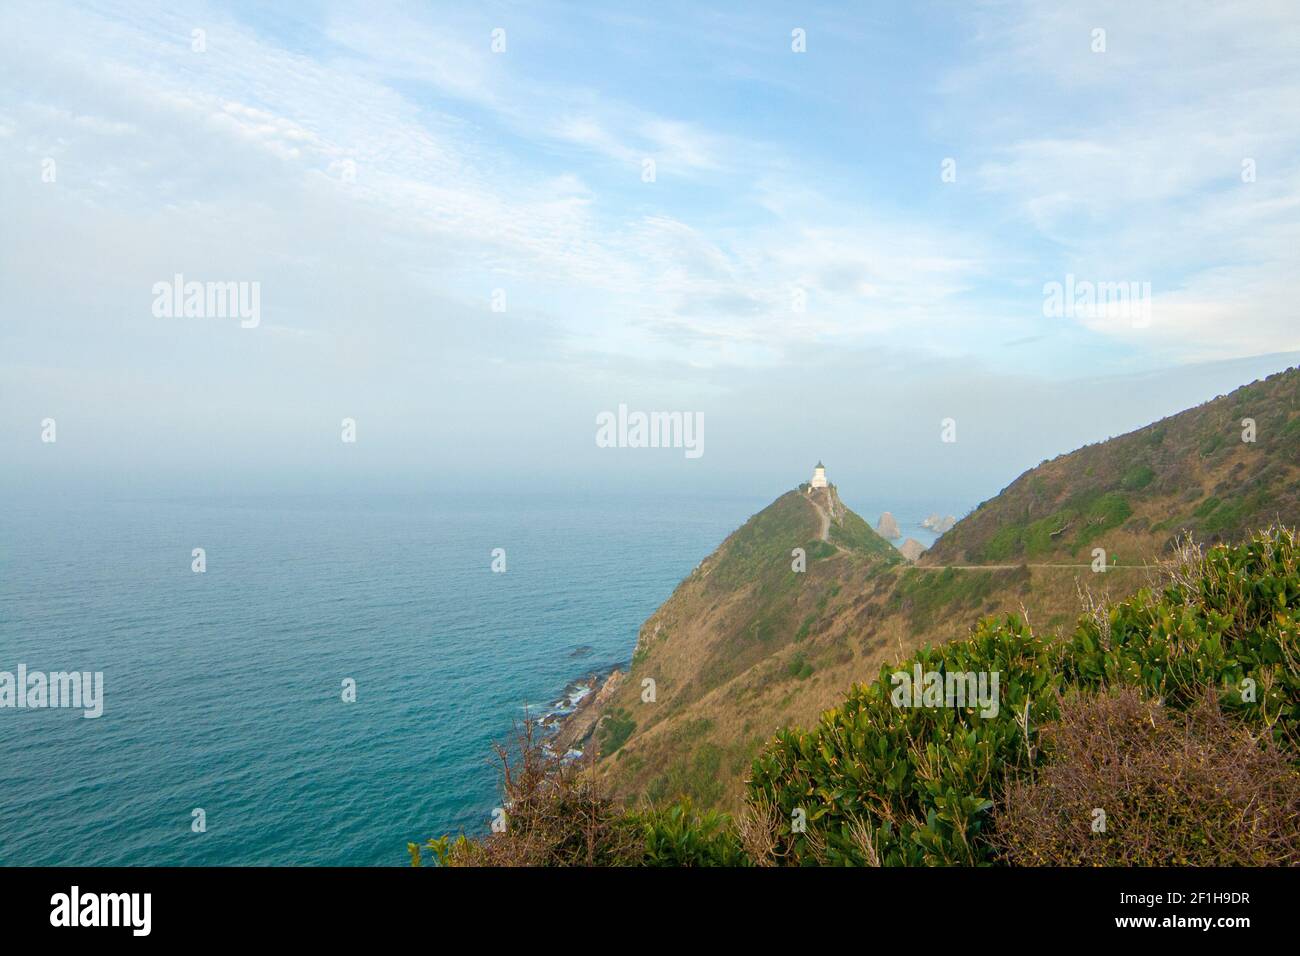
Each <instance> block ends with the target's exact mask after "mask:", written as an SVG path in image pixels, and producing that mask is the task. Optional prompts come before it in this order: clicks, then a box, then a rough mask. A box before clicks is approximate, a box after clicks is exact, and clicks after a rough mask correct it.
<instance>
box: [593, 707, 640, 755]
mask: <svg viewBox="0 0 1300 956" xmlns="http://www.w3.org/2000/svg"><path fill="white" fill-rule="evenodd" d="M634 730H636V721H635V720H633V719H632V715H631V714H629V713H628V712H627V711H626V710H625V709H624V708H622V707H619V708H617V709H616V710H613V711H611V712H610V713H609V714H607V715H606V716H605V718H604V719H603V720H601V722H600V729H599V730H598V731H597V733H596V740H597V742H598V743H599V744H600V755H601V756H602V757H608V756H609V755H610V754H612V753H614V752H615V751H617V750H618V748H619V747H622V746H623V745H624V744H625V743H627V738H629V737H631V736H632V731H634Z"/></svg>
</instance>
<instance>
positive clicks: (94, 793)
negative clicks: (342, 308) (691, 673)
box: [0, 496, 931, 865]
mask: <svg viewBox="0 0 1300 956" xmlns="http://www.w3.org/2000/svg"><path fill="white" fill-rule="evenodd" d="M767 503H768V499H762V498H718V497H701V498H698V499H693V498H682V497H664V498H659V499H656V498H650V497H646V496H637V497H635V498H632V497H627V498H621V499H613V498H608V499H600V498H595V499H593V498H579V497H576V496H575V497H561V496H554V497H529V498H518V499H510V498H491V499H486V500H483V499H476V498H475V497H474V496H466V497H465V498H464V499H459V500H456V499H451V500H449V499H448V498H447V497H439V498H436V499H435V498H429V499H418V498H384V499H375V500H372V501H368V502H365V503H358V502H356V501H353V500H346V499H337V500H336V499H329V498H297V499H284V498H278V499H248V500H193V501H189V500H170V501H153V500H151V501H115V502H107V503H106V502H87V503H84V504H79V505H70V504H68V503H67V502H58V503H57V504H56V503H43V502H40V501H37V500H28V501H25V502H19V503H12V502H11V503H8V504H6V505H5V508H4V510H3V511H0V670H7V671H11V672H12V671H14V670H15V669H16V667H17V665H18V664H19V663H25V664H26V665H27V666H28V669H29V670H31V671H36V670H41V671H47V672H48V671H61V670H83V671H102V672H103V673H104V682H105V687H104V698H105V703H104V714H103V716H102V717H100V718H98V719H89V720H88V719H84V718H83V717H82V716H81V712H80V711H72V710H48V709H47V710H32V709H28V710H16V709H12V708H6V709H3V710H0V780H3V785H0V864H7V865H17V864H26V865H61V864H90V865H100V864H103V865H110V864H118V865H134V864H160V865H166V864H186V865H219V864H250V865H260V864H340V865H385V864H392V865H401V864H404V863H405V862H406V861H407V857H406V853H405V846H406V842H407V841H408V840H419V839H423V838H425V837H428V836H434V835H439V834H442V833H444V832H456V831H458V830H460V829H464V830H466V831H469V832H479V831H482V830H483V829H484V828H485V826H486V824H487V822H488V820H489V816H490V813H491V809H492V807H493V806H495V804H496V786H497V775H496V769H495V767H494V766H493V765H492V763H491V762H490V748H491V744H492V742H493V741H496V740H500V739H502V738H503V737H504V736H505V735H506V734H507V733H508V732H509V729H510V726H511V722H512V720H513V719H515V718H517V717H519V716H522V714H523V712H524V710H523V708H524V706H525V704H528V705H530V706H532V707H533V708H534V709H535V710H537V709H544V708H545V707H546V705H548V704H549V703H551V702H552V701H554V700H555V699H556V698H557V697H559V696H560V694H561V693H562V691H563V690H564V689H565V686H566V685H567V684H568V683H569V681H570V680H572V679H573V678H575V677H579V676H582V675H583V674H585V673H590V672H592V671H595V670H605V669H607V668H608V667H610V666H612V665H614V664H617V663H621V662H624V661H626V660H627V658H628V657H629V656H630V654H631V651H632V647H633V644H634V642H635V640H636V633H637V629H638V627H639V626H640V624H641V622H642V621H643V620H644V619H645V618H646V617H648V616H649V614H650V613H651V612H652V611H653V610H654V609H655V608H656V607H657V606H658V605H659V604H660V603H661V602H662V601H663V600H664V599H665V598H667V597H668V595H669V594H670V593H671V592H672V589H673V588H674V587H675V586H676V584H677V583H678V581H680V580H681V578H682V577H684V576H685V575H686V574H687V573H689V571H690V570H691V568H692V567H694V566H695V564H696V563H698V561H699V560H700V559H701V558H703V557H704V556H705V555H707V554H708V553H709V552H710V551H711V550H713V548H714V547H716V546H717V544H718V543H719V542H721V540H722V539H723V538H724V537H725V536H726V535H727V534H728V533H729V532H731V531H732V530H733V529H734V528H735V527H736V526H738V525H739V524H740V523H741V522H743V521H744V520H745V518H747V517H748V516H749V515H750V514H752V513H754V512H755V511H757V510H759V509H760V508H762V507H763V506H765V505H766V504H767ZM862 513H863V514H864V515H871V512H870V511H866V510H864V511H863V512H862ZM896 514H898V516H899V519H900V525H902V526H903V531H904V533H905V534H908V535H913V536H915V537H918V538H919V539H921V540H922V541H924V542H927V543H928V542H929V540H931V537H930V536H927V537H922V536H921V534H920V533H919V532H918V531H917V529H916V528H915V523H916V521H919V520H920V518H921V517H922V516H923V515H922V514H921V513H920V512H919V510H918V513H917V514H916V515H915V516H908V515H907V514H906V513H900V512H897V511H896ZM872 517H873V518H874V515H872ZM909 519H910V520H909ZM196 547H202V548H204V549H206V552H207V571H206V573H204V574H195V573H193V572H192V571H191V569H190V564H191V560H192V559H191V556H190V555H191V550H192V549H193V548H196ZM498 547H500V548H505V549H506V560H507V567H508V570H507V571H506V573H504V574H494V573H492V571H491V568H490V565H491V552H492V549H493V548H498ZM345 678H352V679H354V680H355V681H356V684H357V700H356V702H355V703H344V702H343V700H342V682H343V680H344V679H345ZM195 808H202V809H203V810H204V811H205V812H206V817H207V832H206V833H201V834H196V833H193V832H192V831H191V826H190V824H191V819H192V817H191V811H192V810H194V809H195Z"/></svg>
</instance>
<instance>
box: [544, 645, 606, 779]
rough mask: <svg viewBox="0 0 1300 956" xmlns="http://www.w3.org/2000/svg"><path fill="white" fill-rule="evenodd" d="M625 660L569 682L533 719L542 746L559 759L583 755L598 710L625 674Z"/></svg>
mask: <svg viewBox="0 0 1300 956" xmlns="http://www.w3.org/2000/svg"><path fill="white" fill-rule="evenodd" d="M626 666H627V665H626V663H622V664H615V665H613V666H612V667H610V668H607V669H605V670H604V671H603V672H602V671H592V672H591V673H590V674H588V675H587V676H585V677H579V678H577V679H576V680H573V681H570V682H569V684H568V686H566V687H565V689H564V694H563V695H562V696H561V697H560V698H559V699H558V700H557V701H555V702H554V703H553V704H552V705H551V708H550V710H548V711H547V712H546V713H545V714H543V715H542V716H541V717H539V718H538V719H537V725H538V727H540V728H541V729H542V732H543V734H544V735H545V738H546V740H545V743H544V744H543V747H544V748H545V749H546V751H547V752H548V753H550V754H552V755H558V756H559V757H560V758H561V759H563V760H575V759H577V758H578V757H581V756H582V755H583V752H584V751H585V749H586V747H587V744H588V742H589V741H590V740H591V737H592V735H593V734H594V733H595V731H596V727H597V726H598V725H599V723H600V711H601V709H602V707H603V705H604V703H605V702H606V701H607V700H609V698H610V695H612V694H613V693H614V691H615V690H616V689H617V688H618V686H619V685H620V684H621V683H622V682H623V679H624V677H625V676H626V670H625V668H626Z"/></svg>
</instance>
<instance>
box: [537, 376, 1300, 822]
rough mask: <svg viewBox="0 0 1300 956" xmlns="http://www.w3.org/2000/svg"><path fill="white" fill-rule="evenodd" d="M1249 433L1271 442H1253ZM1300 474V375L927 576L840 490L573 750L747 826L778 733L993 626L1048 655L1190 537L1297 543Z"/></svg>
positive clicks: (714, 603) (686, 621)
mask: <svg viewBox="0 0 1300 956" xmlns="http://www.w3.org/2000/svg"><path fill="white" fill-rule="evenodd" d="M1252 412H1253V414H1252ZM1248 417H1249V418H1253V419H1254V420H1255V422H1256V424H1257V432H1256V435H1255V437H1256V441H1255V442H1253V443H1252V442H1242V441H1241V437H1242V436H1241V430H1242V427H1243V426H1241V425H1240V421H1241V419H1242V418H1248ZM1241 445H1245V446H1247V447H1244V448H1242V447H1238V446H1241ZM1148 473H1149V474H1148ZM1298 475H1300V372H1298V371H1296V370H1291V371H1289V372H1285V373H1282V374H1281V375H1278V376H1273V377H1271V378H1270V379H1268V380H1266V381H1264V382H1257V383H1254V384H1253V385H1250V386H1247V387H1246V388H1243V389H1239V390H1237V391H1236V392H1233V393H1232V394H1231V395H1229V396H1224V397H1222V398H1220V399H1216V400H1215V401H1214V402H1210V403H1207V404H1206V405H1203V406H1199V407H1198V408H1195V409H1191V410H1190V411H1187V412H1183V413H1181V414H1180V415H1175V416H1173V417H1172V418H1169V419H1165V420H1164V421H1162V422H1159V423H1156V425H1152V426H1149V427H1147V428H1144V429H1141V430H1139V431H1137V432H1134V433H1132V434H1130V435H1125V436H1121V437H1120V438H1116V439H1112V440H1110V441H1108V442H1104V443H1101V444H1100V445H1093V446H1089V447H1087V448H1085V449H1081V450H1080V451H1078V452H1074V453H1071V454H1070V455H1064V456H1061V457H1060V458H1058V459H1055V460H1054V461H1052V462H1047V463H1045V464H1044V465H1042V466H1040V467H1039V468H1036V469H1033V470H1032V471H1030V472H1027V473H1026V474H1025V475H1022V476H1021V477H1020V478H1019V479H1017V480H1016V481H1015V482H1013V483H1012V485H1011V486H1009V487H1008V488H1007V489H1006V491H1004V492H1003V493H1002V494H1001V495H999V496H998V497H997V498H995V499H993V500H991V501H989V502H985V503H984V504H983V505H981V506H980V508H979V509H977V510H976V511H975V512H973V513H972V514H971V515H970V516H968V517H966V518H964V519H963V520H962V521H960V522H958V523H957V524H956V526H955V527H953V529H952V530H951V531H949V532H948V533H947V534H945V535H944V536H943V537H941V538H940V539H939V541H938V542H936V545H935V546H934V547H933V548H931V549H930V550H929V551H926V552H925V553H924V554H922V555H920V556H919V560H918V563H917V564H916V565H913V564H912V563H911V562H910V561H909V560H908V559H907V558H904V556H903V555H902V554H900V553H899V551H898V550H896V549H895V548H894V547H893V546H892V545H890V543H889V542H887V541H885V540H884V539H883V538H881V537H880V536H879V535H878V534H877V533H876V532H875V531H873V530H872V528H871V527H870V526H869V525H868V524H867V522H866V521H864V520H863V519H862V518H861V517H859V516H858V515H857V514H855V513H854V512H853V511H851V510H850V509H848V508H847V507H845V505H844V504H843V502H842V501H841V500H840V498H839V494H838V491H837V489H836V488H835V487H833V486H832V487H829V488H825V489H820V488H819V489H808V488H806V487H804V488H801V489H800V490H797V491H790V492H787V493H786V494H784V495H781V496H780V497H779V498H777V499H776V500H775V501H774V502H773V503H772V504H771V505H769V506H768V507H767V508H765V509H763V511H761V512H759V513H758V514H756V515H754V516H753V517H752V518H750V519H749V521H747V522H746V523H745V524H744V525H743V526H742V527H741V528H739V529H737V530H736V531H735V532H734V533H732V534H731V535H730V536H729V537H728V538H727V539H726V541H724V542H723V543H722V544H721V545H720V546H719V547H718V549H717V550H716V551H714V552H713V554H711V555H709V556H708V557H707V558H705V559H704V560H703V561H701V562H700V564H699V566H698V567H696V569H695V570H694V571H693V572H692V573H691V574H690V575H689V576H688V577H687V578H686V579H685V580H684V581H682V583H681V584H680V585H679V586H678V587H677V589H676V591H674V593H673V594H672V596H671V597H670V598H669V599H668V600H667V601H665V602H664V604H663V605H662V606H661V607H660V608H659V609H658V610H657V611H656V612H655V613H654V614H653V615H651V617H650V618H649V619H648V620H647V621H646V622H645V624H644V625H643V626H642V628H641V630H640V633H639V635H638V638H637V644H636V651H635V654H634V657H633V661H632V665H631V667H630V669H629V671H628V672H627V674H626V675H619V676H618V677H617V679H615V680H613V681H612V682H606V684H605V686H603V687H602V688H601V690H600V692H599V694H598V695H597V698H598V699H597V700H596V701H593V703H592V705H591V706H590V707H588V708H585V709H584V711H583V712H582V713H581V714H579V715H575V719H574V720H572V721H570V722H568V723H566V725H565V727H564V728H563V730H562V731H561V741H562V743H563V744H564V746H566V747H567V746H571V745H574V744H577V745H578V746H581V747H583V748H584V749H586V748H590V747H595V748H596V749H597V750H598V752H599V754H600V760H599V763H598V766H599V767H600V768H601V772H602V773H604V774H605V775H607V777H608V780H609V782H610V783H611V784H612V785H613V787H614V789H615V792H616V793H618V794H619V795H620V796H622V797H624V798H625V799H627V800H628V801H630V802H634V803H635V802H639V801H646V802H651V803H657V802H660V801H663V800H669V799H673V798H676V797H678V796H682V795H686V796H690V797H691V798H692V799H694V800H695V801H696V802H697V803H698V804H701V805H704V806H721V807H725V808H729V809H735V808H736V806H737V804H738V803H739V798H740V794H741V790H742V783H743V780H744V778H745V776H746V775H747V773H748V772H749V769H750V765H751V762H752V760H753V758H754V756H755V755H756V754H757V753H758V751H759V749H760V747H761V746H762V744H763V743H764V742H765V741H767V740H768V739H769V738H770V737H771V736H772V734H773V733H775V732H776V731H777V730H779V729H781V728H783V727H788V726H792V725H799V726H809V725H812V724H813V723H814V722H815V721H816V719H817V717H818V715H819V714H820V713H821V712H822V711H824V710H826V709H828V708H831V707H835V706H837V705H839V704H840V703H841V702H842V701H843V699H844V697H845V694H846V692H847V691H848V690H849V688H850V687H851V685H852V684H853V683H855V682H860V681H864V680H868V679H871V678H873V677H875V676H876V674H877V673H878V672H879V670H880V668H881V667H882V666H883V665H885V664H889V663H892V662H894V661H897V660H900V659H902V658H904V657H906V656H907V655H908V654H910V653H911V652H913V651H915V650H916V649H917V648H918V647H920V646H922V645H925V644H935V643H942V642H946V641H948V640H951V639H953V638H957V637H965V636H966V635H967V634H968V633H969V630H970V628H971V626H972V624H973V623H974V622H975V621H976V620H977V619H979V618H981V617H983V616H987V615H996V614H1003V613H1017V614H1023V615H1025V616H1026V617H1028V618H1029V620H1030V622H1031V623H1032V624H1033V626H1034V629H1035V631H1036V633H1038V634H1040V635H1041V636H1044V637H1050V636H1052V635H1053V634H1054V633H1060V632H1062V631H1064V630H1067V629H1069V628H1072V627H1073V625H1074V622H1075V620H1076V618H1077V616H1078V614H1079V612H1080V610H1081V600H1085V599H1086V600H1089V601H1105V600H1120V599H1122V598H1124V597H1127V596H1128V595H1130V594H1132V593H1133V592H1135V591H1136V590H1137V589H1138V588H1139V587H1141V586H1143V585H1145V584H1148V583H1151V582H1152V580H1153V577H1154V575H1153V573H1152V572H1151V571H1150V569H1149V567H1148V566H1149V565H1150V564H1151V563H1153V562H1155V561H1157V560H1159V559H1160V557H1161V556H1162V554H1164V553H1165V552H1166V550H1167V548H1168V547H1169V545H1170V543H1171V542H1172V541H1173V540H1174V539H1175V538H1176V537H1177V536H1178V535H1179V533H1180V532H1181V531H1183V530H1184V529H1186V530H1191V531H1193V532H1196V533H1197V535H1198V537H1201V538H1212V539H1217V540H1233V541H1236V540H1242V539H1244V538H1245V537H1247V536H1248V535H1249V533H1250V532H1251V531H1253V530H1254V529H1256V528H1258V527H1261V526H1265V525H1268V524H1270V523H1272V522H1274V521H1281V522H1283V523H1287V524H1290V525H1294V524H1295V523H1296V522H1297V520H1298V519H1300V481H1298ZM1049 525H1050V527H1049ZM1058 526H1060V527H1059V529H1058ZM1008 529H1009V530H1008ZM1051 532H1059V533H1056V534H1052V533H1051ZM1094 547H1101V548H1103V549H1105V550H1106V552H1107V562H1106V566H1105V571H1104V572H1102V573H1097V572H1096V571H1094V570H1093V569H1092V567H1091V566H1090V565H1091V563H1092V560H1093V557H1092V550H1091V549H1092V548H1094ZM801 557H802V560H801ZM908 557H911V555H909V556H908Z"/></svg>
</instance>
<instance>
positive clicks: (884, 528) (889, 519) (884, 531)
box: [876, 511, 903, 541]
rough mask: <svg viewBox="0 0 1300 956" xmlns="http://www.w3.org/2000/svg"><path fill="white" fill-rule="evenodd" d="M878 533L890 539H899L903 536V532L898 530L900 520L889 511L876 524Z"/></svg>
mask: <svg viewBox="0 0 1300 956" xmlns="http://www.w3.org/2000/svg"><path fill="white" fill-rule="evenodd" d="M876 534H878V535H880V536H881V537H882V538H888V539H889V540H890V541H897V540H898V539H899V538H901V537H902V536H903V532H901V531H899V530H898V522H897V521H895V520H894V516H893V515H892V514H890V513H889V512H888V511H886V512H885V513H884V514H882V515H881V516H880V523H879V524H877V525H876Z"/></svg>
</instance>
